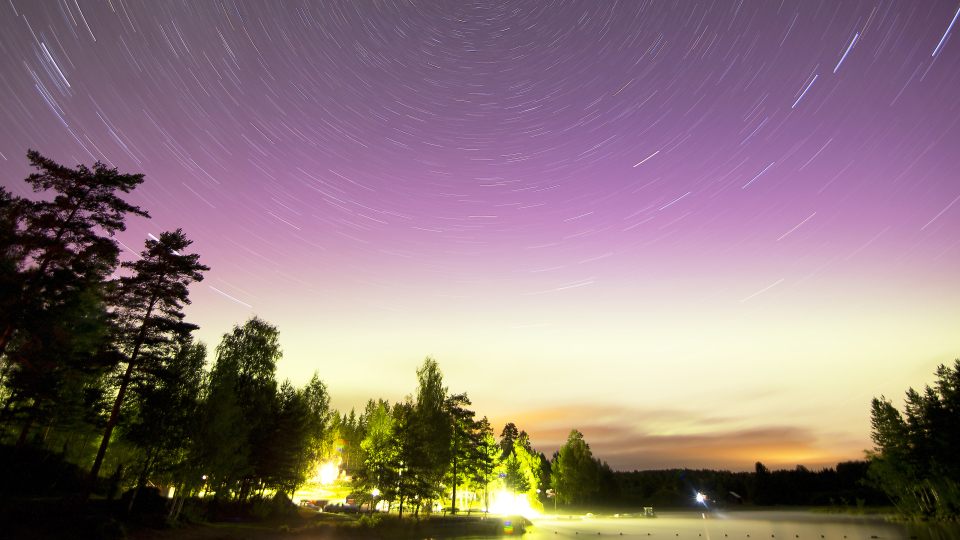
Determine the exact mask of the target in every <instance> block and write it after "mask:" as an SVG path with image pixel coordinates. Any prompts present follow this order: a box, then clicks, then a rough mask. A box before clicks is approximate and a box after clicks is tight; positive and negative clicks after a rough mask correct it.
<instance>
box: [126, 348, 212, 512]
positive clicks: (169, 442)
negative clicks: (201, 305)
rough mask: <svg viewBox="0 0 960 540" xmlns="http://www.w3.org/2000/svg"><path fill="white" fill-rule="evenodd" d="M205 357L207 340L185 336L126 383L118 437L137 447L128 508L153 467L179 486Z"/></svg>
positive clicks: (185, 468) (183, 477) (193, 429)
mask: <svg viewBox="0 0 960 540" xmlns="http://www.w3.org/2000/svg"><path fill="white" fill-rule="evenodd" d="M206 357H207V347H206V345H204V344H203V343H194V342H193V341H192V340H190V339H189V338H184V339H182V340H181V341H180V342H179V343H178V344H177V349H176V351H174V352H173V354H172V355H171V357H170V358H168V359H166V360H165V361H164V362H163V363H162V364H161V365H159V366H157V367H156V368H155V369H152V370H150V371H149V372H148V373H145V374H144V375H145V376H142V377H139V378H137V379H135V380H134V382H133V384H132V385H131V389H132V392H131V397H132V398H133V399H130V400H128V402H129V407H128V408H129V409H130V410H129V412H128V418H129V419H128V421H127V422H126V423H125V424H122V425H121V429H120V432H121V434H122V436H123V439H124V440H126V441H127V442H128V443H131V444H133V445H134V446H135V447H137V448H138V449H139V450H140V453H141V463H140V470H139V477H138V480H137V484H136V491H134V497H131V500H130V505H131V508H132V505H133V502H134V499H135V497H136V494H137V493H138V492H139V490H140V488H142V487H143V486H145V485H146V482H147V478H148V477H149V476H151V475H152V474H153V473H154V472H155V471H156V472H159V473H161V474H162V475H164V476H165V477H166V478H167V479H168V480H170V481H172V482H173V483H175V484H177V486H178V490H177V491H178V492H179V491H182V489H180V488H181V487H182V486H181V484H182V483H183V482H184V481H185V480H187V477H188V476H189V473H187V471H189V470H190V469H191V467H190V465H189V462H188V457H189V451H190V446H191V443H192V440H193V436H194V435H195V434H196V430H197V426H196V424H197V418H198V416H199V414H198V413H199V408H200V395H201V391H202V387H203V382H204V372H203V365H204V362H205V360H206ZM185 473H187V474H185Z"/></svg>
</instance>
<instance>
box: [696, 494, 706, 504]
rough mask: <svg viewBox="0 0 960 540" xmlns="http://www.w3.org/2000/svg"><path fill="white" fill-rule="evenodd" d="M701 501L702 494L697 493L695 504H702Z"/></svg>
mask: <svg viewBox="0 0 960 540" xmlns="http://www.w3.org/2000/svg"><path fill="white" fill-rule="evenodd" d="M703 501H704V497H703V493H697V502H698V503H700V504H703Z"/></svg>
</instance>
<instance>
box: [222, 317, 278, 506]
mask: <svg viewBox="0 0 960 540" xmlns="http://www.w3.org/2000/svg"><path fill="white" fill-rule="evenodd" d="M279 336H280V330H279V329H277V327H276V326H273V325H272V324H270V323H268V322H266V321H264V320H262V319H260V318H258V317H252V318H251V319H250V320H248V321H247V322H246V323H244V325H243V326H234V328H233V331H232V332H229V333H226V334H224V335H223V340H222V341H221V342H220V345H218V346H217V360H216V363H215V364H214V366H213V369H212V370H211V378H212V379H213V381H212V384H211V386H215V391H216V392H217V393H219V394H222V395H224V396H225V397H227V398H228V399H229V400H230V401H232V402H233V403H235V404H236V407H237V408H238V409H239V411H238V412H239V417H240V422H241V426H240V427H239V430H240V431H242V433H243V435H242V439H243V449H242V450H241V451H240V454H238V455H243V456H246V459H245V460H243V462H241V461H240V460H239V459H223V460H222V463H223V464H225V465H229V467H226V468H224V469H223V470H222V471H221V472H220V473H219V474H220V476H219V479H218V481H220V482H221V485H220V489H224V488H226V489H228V490H229V489H230V488H229V487H228V484H230V483H231V482H232V483H233V484H235V482H236V481H238V480H239V478H238V477H239V476H242V477H243V481H242V484H241V485H240V489H239V493H240V498H241V499H244V498H245V497H246V495H247V493H248V492H249V490H250V487H251V483H252V482H253V481H254V480H255V479H256V480H259V479H262V478H264V477H265V476H267V474H268V471H269V463H268V462H269V461H270V459H271V456H270V445H271V440H272V438H273V436H274V434H275V429H274V425H273V422H272V421H271V420H272V419H273V418H275V415H277V414H278V410H279V408H280V407H281V400H280V399H279V398H278V394H277V381H276V376H275V374H276V370H277V362H278V361H279V360H280V358H282V357H283V352H282V351H281V349H280V339H279ZM211 393H213V391H212V392H211ZM217 408H218V407H217V406H214V407H213V409H214V410H215V409H217ZM217 412H218V414H226V415H233V414H234V413H233V412H231V411H227V410H223V411H217ZM221 421H222V420H221ZM223 457H226V456H223Z"/></svg>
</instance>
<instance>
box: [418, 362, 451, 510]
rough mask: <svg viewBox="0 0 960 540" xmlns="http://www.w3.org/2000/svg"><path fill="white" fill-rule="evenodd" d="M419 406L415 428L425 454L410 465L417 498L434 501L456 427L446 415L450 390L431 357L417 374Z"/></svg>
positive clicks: (438, 494)
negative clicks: (445, 408) (445, 407)
mask: <svg viewBox="0 0 960 540" xmlns="http://www.w3.org/2000/svg"><path fill="white" fill-rule="evenodd" d="M417 380H418V382H419V384H418V386H417V402H416V406H415V407H414V410H413V412H414V414H413V417H412V424H411V428H412V429H415V430H416V431H418V434H417V436H416V438H418V439H419V440H420V441H421V445H422V451H421V452H418V453H417V458H418V459H417V460H416V461H414V462H412V463H410V464H409V465H408V467H409V470H411V472H412V473H413V475H415V477H416V481H415V482H414V483H413V484H412V485H413V486H415V496H416V497H418V498H419V500H420V501H432V500H434V499H436V498H438V497H439V496H440V494H441V487H440V482H441V480H442V479H443V476H444V474H445V473H446V468H447V466H448V465H449V463H450V461H451V460H450V439H451V431H452V427H451V425H450V422H449V421H448V419H447V415H446V414H445V411H444V404H445V400H446V396H447V388H446V387H445V386H443V373H441V372H440V366H439V365H438V364H437V362H436V360H434V359H433V358H431V357H429V356H428V357H427V358H426V359H424V361H423V365H422V366H421V367H420V368H419V369H418V370H417Z"/></svg>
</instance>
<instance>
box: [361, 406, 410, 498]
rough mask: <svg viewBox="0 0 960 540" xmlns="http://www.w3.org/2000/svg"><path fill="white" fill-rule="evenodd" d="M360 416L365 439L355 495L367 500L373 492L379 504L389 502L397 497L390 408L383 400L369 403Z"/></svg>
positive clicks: (397, 465)
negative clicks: (377, 493)
mask: <svg viewBox="0 0 960 540" xmlns="http://www.w3.org/2000/svg"><path fill="white" fill-rule="evenodd" d="M363 416H364V424H365V425H366V435H365V436H364V438H363V441H362V442H361V443H360V446H361V449H362V450H363V456H364V460H363V463H362V464H361V465H360V466H359V467H358V468H357V470H356V473H355V474H354V477H353V483H354V486H355V487H356V490H357V492H358V495H362V496H364V497H366V496H367V495H370V494H371V493H372V492H373V490H374V489H376V490H378V491H379V495H378V498H379V499H380V500H385V501H392V500H394V499H395V498H396V497H397V491H398V490H397V483H398V482H399V478H398V476H397V475H398V472H399V468H400V464H399V462H398V459H397V454H398V450H399V449H398V445H397V440H396V438H395V434H394V424H395V419H394V417H393V416H392V415H391V413H390V404H389V403H388V402H386V401H384V400H382V399H381V400H379V402H375V401H373V400H372V399H371V400H370V401H369V402H368V403H367V409H366V411H364V415H363ZM372 503H373V501H372V498H371V504H372Z"/></svg>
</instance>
